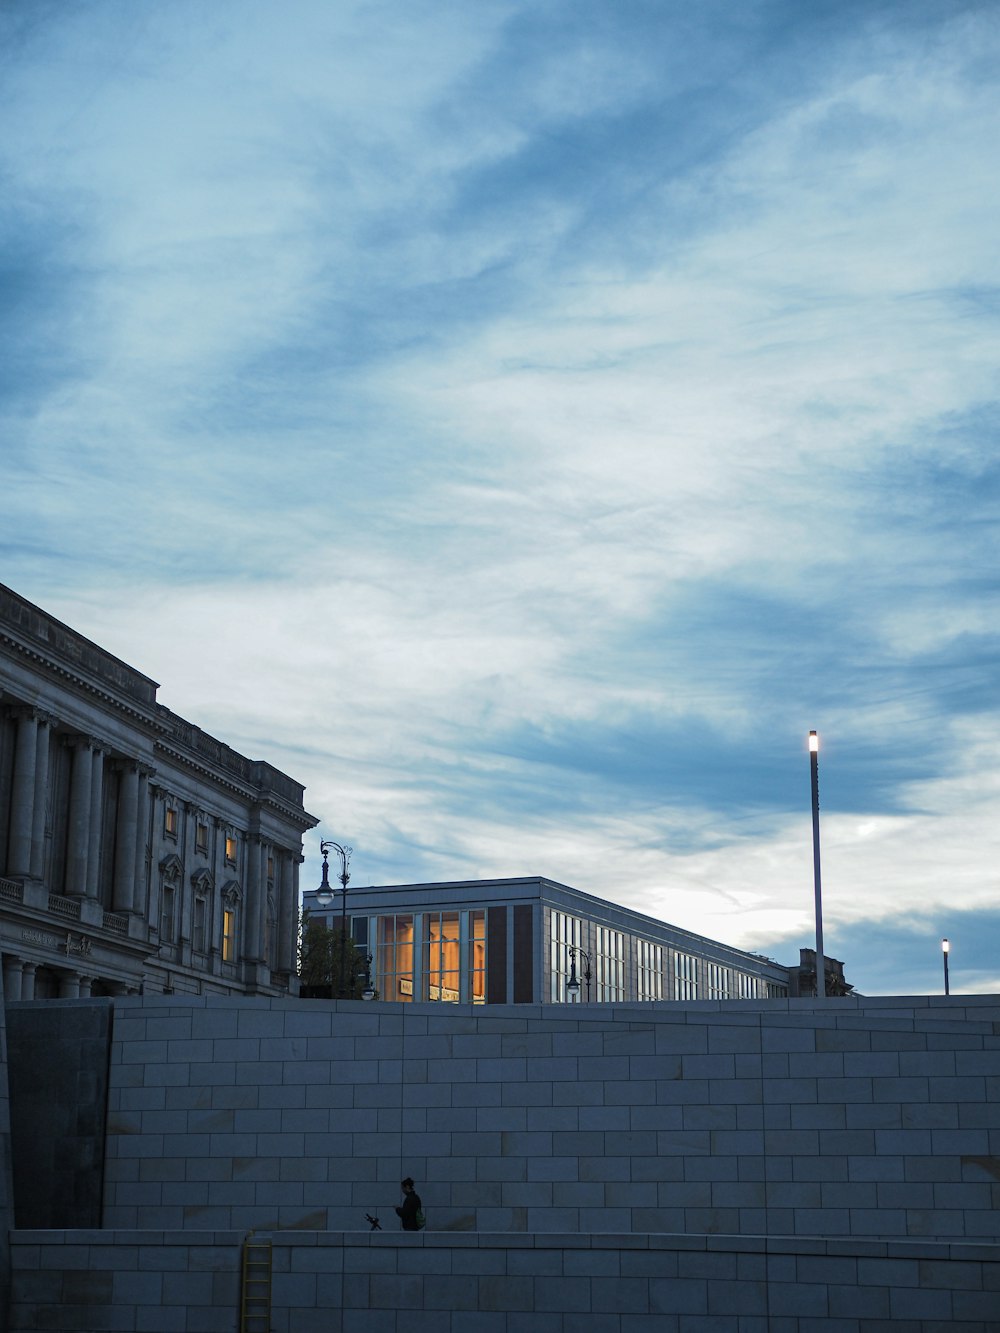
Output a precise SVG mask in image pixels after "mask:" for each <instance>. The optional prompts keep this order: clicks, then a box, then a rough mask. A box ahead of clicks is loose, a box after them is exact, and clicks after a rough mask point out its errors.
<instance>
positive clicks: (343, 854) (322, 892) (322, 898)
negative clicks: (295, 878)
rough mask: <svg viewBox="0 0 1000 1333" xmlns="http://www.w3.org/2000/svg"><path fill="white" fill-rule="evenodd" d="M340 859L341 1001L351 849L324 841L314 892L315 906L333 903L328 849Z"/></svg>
mask: <svg viewBox="0 0 1000 1333" xmlns="http://www.w3.org/2000/svg"><path fill="white" fill-rule="evenodd" d="M331 847H332V848H333V850H334V851H335V852H336V853H337V855H338V856H339V857H340V874H339V876H338V879H339V880H340V888H341V892H342V894H343V900H342V902H341V911H340V976H339V977H338V979H337V980H338V986H337V994H338V998H340V999H343V998H344V994H345V990H344V969H345V967H346V966H347V958H346V950H347V885H348V884H349V882H350V879H351V873H350V871H349V870H348V869H347V865H348V862H349V861H350V859H351V848H350V847H341V845H340V843H339V842H332V841H325V842H321V843H320V845H319V849H320V851H321V852H322V853H323V879H322V881H321V882H320V886H319V888H318V889H317V890H316V906H317V907H322V908H323V909H324V910H325V909H326V908H327V907H330V906H331V904H332V903H333V896H334V895H333V889H332V888H331V887H330V867H329V864H328V861H327V858H328V857H329V855H330V848H331Z"/></svg>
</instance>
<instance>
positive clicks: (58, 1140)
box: [7, 999, 113, 1230]
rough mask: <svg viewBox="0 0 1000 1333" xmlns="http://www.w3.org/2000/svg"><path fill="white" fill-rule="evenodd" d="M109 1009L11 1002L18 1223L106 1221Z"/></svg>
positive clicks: (98, 1003) (105, 1004)
mask: <svg viewBox="0 0 1000 1333" xmlns="http://www.w3.org/2000/svg"><path fill="white" fill-rule="evenodd" d="M112 1014H113V1008H112V1004H111V1001H110V1000H100V999H98V1000H46V1001H23V1002H19V1003H12V1004H10V1005H8V1007H7V1042H8V1065H9V1077H10V1121H11V1143H12V1150H13V1176H14V1217H15V1224H16V1226H17V1227H18V1228H20V1229H28V1230H35V1229H43V1230H47V1229H56V1230H61V1229H64V1228H67V1227H99V1226H100V1225H101V1213H102V1206H103V1186H104V1135H105V1125H106V1122H107V1114H108V1081H109V1073H110V1062H111V1025H112Z"/></svg>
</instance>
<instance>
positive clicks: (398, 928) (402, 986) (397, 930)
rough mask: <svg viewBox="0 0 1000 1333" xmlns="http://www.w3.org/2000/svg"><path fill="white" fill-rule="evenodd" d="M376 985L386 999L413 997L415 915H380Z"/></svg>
mask: <svg viewBox="0 0 1000 1333" xmlns="http://www.w3.org/2000/svg"><path fill="white" fill-rule="evenodd" d="M376 938H377V941H378V943H377V948H376V958H375V968H376V977H377V981H376V986H377V987H378V992H379V995H381V997H382V998H383V999H384V1000H402V1001H403V1002H404V1003H409V1002H410V1001H411V1000H412V999H413V917H412V916H380V917H379V918H378V932H377V936H376Z"/></svg>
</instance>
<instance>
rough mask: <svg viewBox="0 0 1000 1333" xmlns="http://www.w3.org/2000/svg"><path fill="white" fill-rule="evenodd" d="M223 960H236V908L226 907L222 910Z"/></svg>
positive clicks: (229, 961)
mask: <svg viewBox="0 0 1000 1333" xmlns="http://www.w3.org/2000/svg"><path fill="white" fill-rule="evenodd" d="M222 960H223V962H225V963H235V962H236V909H235V908H233V907H226V908H224V909H223V912H222Z"/></svg>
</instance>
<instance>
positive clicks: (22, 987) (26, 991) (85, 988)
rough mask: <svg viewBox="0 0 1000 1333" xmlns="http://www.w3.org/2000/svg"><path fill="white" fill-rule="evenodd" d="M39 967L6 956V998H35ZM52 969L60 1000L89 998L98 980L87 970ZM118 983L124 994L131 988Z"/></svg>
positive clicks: (4, 976)
mask: <svg viewBox="0 0 1000 1333" xmlns="http://www.w3.org/2000/svg"><path fill="white" fill-rule="evenodd" d="M38 967H39V964H38V963H34V962H29V961H28V960H27V959H25V958H17V957H13V956H10V955H8V956H6V957H5V958H4V960H3V991H4V999H5V1000H33V999H35V979H36V975H37V972H38ZM50 970H55V972H56V975H57V977H58V979H59V997H58V998H59V999H60V1000H79V999H89V997H90V995H91V994H92V991H93V987H94V983H95V982H96V981H97V978H96V977H94V976H91V975H89V974H87V973H85V972H74V971H72V970H64V969H62V968H58V969H50ZM118 984H119V986H120V990H121V993H122V994H123V995H124V994H125V993H126V992H127V991H128V989H129V988H128V987H127V986H126V985H125V984H124V983H118ZM135 989H136V990H137V989H138V987H135Z"/></svg>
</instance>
